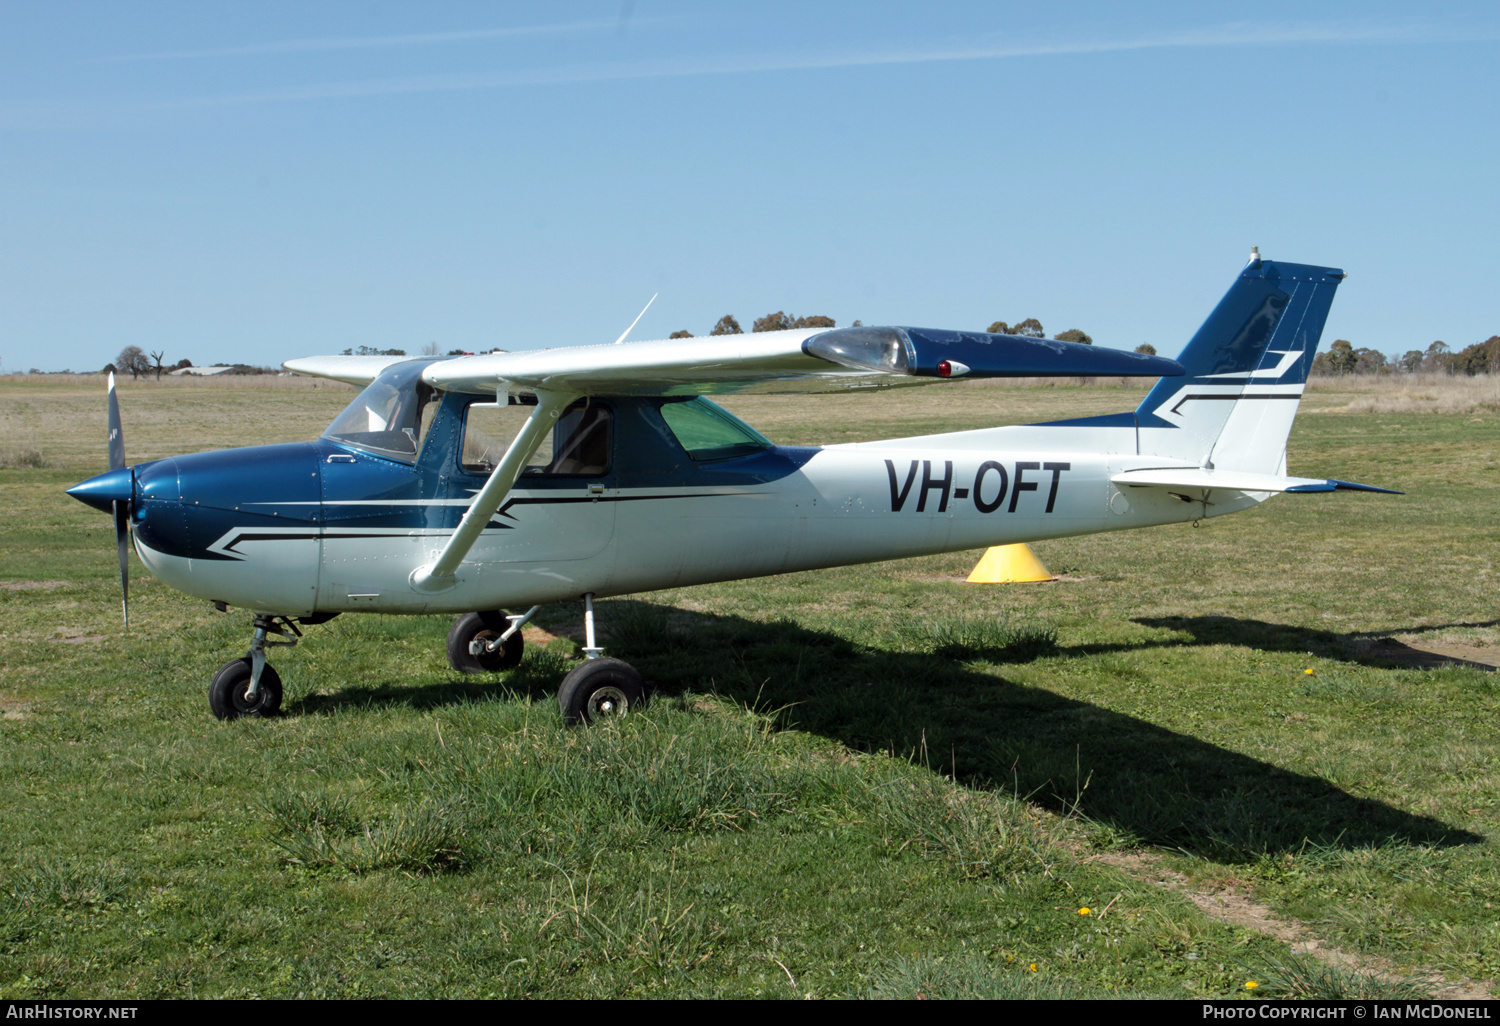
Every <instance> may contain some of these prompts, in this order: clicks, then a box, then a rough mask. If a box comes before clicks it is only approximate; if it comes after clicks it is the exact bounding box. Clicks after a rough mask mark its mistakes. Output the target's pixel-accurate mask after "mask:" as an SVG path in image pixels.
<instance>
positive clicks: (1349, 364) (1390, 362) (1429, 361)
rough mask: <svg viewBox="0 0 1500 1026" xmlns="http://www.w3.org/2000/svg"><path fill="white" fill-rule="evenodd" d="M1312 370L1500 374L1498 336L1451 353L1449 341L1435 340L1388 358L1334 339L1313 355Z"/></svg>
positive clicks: (1341, 372) (1320, 371) (1342, 372)
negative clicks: (1419, 347)
mask: <svg viewBox="0 0 1500 1026" xmlns="http://www.w3.org/2000/svg"><path fill="white" fill-rule="evenodd" d="M1312 373H1314V374H1322V375H1328V376H1338V375H1344V374H1467V375H1470V376H1473V375H1475V374H1500V335H1491V336H1490V337H1489V338H1487V339H1485V340H1484V341H1483V342H1475V343H1474V344H1473V345H1471V346H1466V347H1465V348H1463V349H1461V350H1459V351H1458V352H1454V351H1453V349H1452V347H1451V346H1449V345H1448V343H1446V342H1443V341H1437V342H1434V343H1432V344H1431V345H1429V346H1428V347H1427V348H1426V349H1425V350H1423V349H1408V350H1407V351H1406V352H1405V353H1404V354H1403V355H1401V356H1399V357H1397V358H1395V359H1390V358H1388V357H1387V356H1386V355H1385V354H1384V353H1382V352H1379V351H1378V350H1375V349H1368V348H1365V347H1364V346H1361V347H1360V348H1358V349H1356V348H1355V347H1354V343H1352V342H1350V341H1349V340H1348V339H1343V338H1341V339H1335V340H1334V343H1333V345H1331V346H1329V347H1328V349H1327V351H1326V352H1322V353H1319V354H1318V355H1317V356H1315V357H1313V365H1312Z"/></svg>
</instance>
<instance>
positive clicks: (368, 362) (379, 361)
mask: <svg viewBox="0 0 1500 1026" xmlns="http://www.w3.org/2000/svg"><path fill="white" fill-rule="evenodd" d="M410 359H412V357H410V356H304V357H301V358H300V359H296V360H288V361H286V362H285V363H283V364H282V366H283V367H285V368H286V369H287V370H289V371H291V372H293V373H294V374H306V375H308V376H309V377H314V378H329V379H331V380H333V381H342V382H345V383H346V384H350V385H358V386H360V387H361V388H363V387H364V386H365V385H368V384H369V383H370V382H372V381H374V380H375V379H376V378H378V377H380V375H381V372H382V371H384V370H385V369H386V368H387V367H390V366H391V365H393V364H397V363H402V362H404V361H406V360H410Z"/></svg>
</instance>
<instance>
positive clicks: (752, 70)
mask: <svg viewBox="0 0 1500 1026" xmlns="http://www.w3.org/2000/svg"><path fill="white" fill-rule="evenodd" d="M616 27H617V23H616V22H614V21H591V22H571V23H567V24H559V25H537V26H529V27H525V28H516V29H477V30H472V31H467V32H443V33H427V34H423V35H406V36H384V37H373V38H367V39H321V40H318V39H308V40H288V41H285V42H281V43H264V44H256V45H253V46H244V47H234V48H230V49H223V50H212V51H210V50H200V51H190V52H188V51H184V52H182V53H173V54H157V55H149V54H148V55H138V56H135V57H130V58H125V57H121V58H114V59H116V60H127V59H130V60H146V59H157V58H160V59H165V58H168V57H179V56H211V55H212V56H217V55H228V54H249V53H292V52H298V51H302V50H318V49H337V48H341V47H347V48H353V47H366V46H403V45H418V44H422V43H427V42H457V41H462V40H469V39H480V38H501V37H503V36H515V35H525V34H542V33H552V32H573V31H586V30H610V29H614V28H616ZM1497 38H1500V32H1497V30H1496V29H1495V28H1492V27H1489V26H1483V27H1477V28H1476V27H1460V28H1449V27H1438V26H1433V25H1427V24H1419V23H1404V24H1393V23H1371V22H1307V23H1303V24H1291V25H1285V24H1283V25H1265V24H1252V23H1249V22H1233V23H1229V24H1224V25H1217V26H1210V27H1206V28H1196V29H1186V30H1183V31H1180V32H1170V33H1162V34H1155V35H1143V36H1131V37H1124V38H1115V39H1110V38H1097V37H1096V38H1092V39H1072V40H1059V41H1055V42H1037V41H1031V42H1023V43H1014V42H1006V41H1002V40H998V39H994V38H993V37H992V38H991V39H990V40H988V41H980V42H970V43H964V44H958V45H953V44H949V45H937V44H934V45H931V46H925V47H911V46H907V47H899V48H889V49H864V50H849V49H845V50H842V51H839V50H813V51H806V50H804V51H801V52H798V53H753V54H741V55H723V54H720V55H698V56H689V57H681V58H670V59H663V58H657V59H652V60H648V61H638V62H621V61H601V62H596V63H589V64H570V65H560V66H555V67H550V68H547V67H541V68H523V69H510V70H505V71H495V72H455V73H450V74H438V75H412V76H402V77H390V78H379V79H355V80H349V81H343V82H321V83H309V84H307V85H296V86H285V87H276V88H269V89H256V90H247V91H244V92H239V93H222V94H218V95H214V96H201V97H193V98H187V99H181V100H161V101H154V102H152V101H146V102H141V103H135V104H130V105H129V106H128V107H127V106H124V105H122V106H120V107H117V108H115V109H114V116H115V117H117V118H118V117H125V118H127V119H129V118H132V117H139V116H140V115H142V114H145V113H147V112H150V111H162V110H173V109H185V108H202V107H218V106H231V105H239V104H255V103H275V102H291V101H296V100H323V99H347V98H357V97H370V96H391V95H400V94H411V93H434V92H460V91H473V90H482V89H503V88H517V87H524V86H541V85H576V84H585V83H590V82H609V81H629V80H649V79H669V78H689V77H695V76H707V75H734V74H757V73H768V72H778V71H803V70H818V69H836V68H862V67H879V66H899V65H913V64H935V63H944V62H958V61H982V60H1006V59H1017V58H1038V57H1064V56H1078V55H1087V54H1109V53H1127V52H1132V51H1144V50H1191V49H1204V48H1228V47H1247V46H1302V45H1316V44H1334V45H1337V44H1361V43H1368V44H1382V43H1400V44H1403V45H1413V44H1422V43H1453V42H1488V41H1493V40H1495V39H1497ZM70 113H71V116H69V115H70ZM109 119H110V114H109V112H107V111H106V110H105V109H104V108H101V107H86V106H84V105H79V104H58V103H48V102H45V101H42V102H37V101H30V102H27V101H22V102H10V103H6V102H4V101H0V128H3V127H10V128H58V127H61V125H60V122H67V121H71V122H73V123H74V124H75V125H79V126H89V127H96V126H99V125H100V123H101V122H103V121H107V120H109ZM48 122H51V123H50V124H49V123H48Z"/></svg>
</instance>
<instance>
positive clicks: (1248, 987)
mask: <svg viewBox="0 0 1500 1026" xmlns="http://www.w3.org/2000/svg"><path fill="white" fill-rule="evenodd" d="M1259 986H1260V984H1258V983H1256V982H1255V981H1254V980H1246V981H1245V989H1246V990H1254V989H1255V988H1256V987H1259Z"/></svg>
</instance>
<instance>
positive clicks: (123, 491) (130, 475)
mask: <svg viewBox="0 0 1500 1026" xmlns="http://www.w3.org/2000/svg"><path fill="white" fill-rule="evenodd" d="M134 492H135V474H134V472H133V471H132V470H131V468H130V467H121V468H120V469H118V470H111V471H108V472H106V473H103V474H100V475H99V476H98V477H91V478H89V479H88V480H87V481H85V482H83V483H82V484H76V485H74V486H73V487H72V488H69V489H68V494H69V495H71V496H73V498H75V499H77V500H78V501H79V502H83V503H87V504H88V505H90V506H93V507H94V508H95V509H98V510H103V511H104V512H105V513H108V512H110V511H111V509H112V506H111V503H115V502H124V503H127V504H128V503H129V502H130V501H131V499H132V498H133V497H134Z"/></svg>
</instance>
